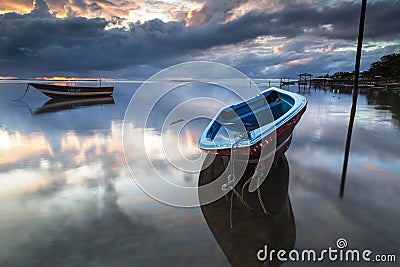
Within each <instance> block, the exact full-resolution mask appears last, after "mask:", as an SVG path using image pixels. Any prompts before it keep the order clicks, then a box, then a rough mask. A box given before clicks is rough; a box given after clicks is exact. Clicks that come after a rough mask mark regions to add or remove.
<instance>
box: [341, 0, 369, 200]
mask: <svg viewBox="0 0 400 267" xmlns="http://www.w3.org/2000/svg"><path fill="white" fill-rule="evenodd" d="M366 9H367V0H362V4H361V14H360V24H359V28H358V43H357V54H356V66H355V76H354V88H353V92H352V95H353V103H352V105H351V112H350V121H349V128H348V130H347V138H346V148H345V153H344V161H343V169H342V179H341V182H340V192H339V196H340V197H341V198H343V195H344V186H345V183H346V174H347V165H348V162H349V152H350V143H351V135H352V133H353V125H354V118H355V115H356V108H357V98H358V79H359V77H360V61H361V51H362V42H363V38H364V22H365V11H366Z"/></svg>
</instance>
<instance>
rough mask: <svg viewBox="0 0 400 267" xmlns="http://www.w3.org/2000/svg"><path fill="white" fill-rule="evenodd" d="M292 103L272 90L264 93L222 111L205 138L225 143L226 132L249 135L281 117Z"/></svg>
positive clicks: (290, 99) (289, 97) (288, 97)
mask: <svg viewBox="0 0 400 267" xmlns="http://www.w3.org/2000/svg"><path fill="white" fill-rule="evenodd" d="M294 102H295V100H294V99H293V98H292V97H291V96H289V95H285V94H281V93H279V92H277V91H274V90H270V91H266V92H264V93H263V94H260V95H259V96H257V97H255V98H252V99H249V100H247V101H245V102H241V103H239V104H236V105H232V106H230V107H227V108H226V109H223V110H222V111H221V112H220V113H219V116H218V117H217V119H216V120H215V121H214V123H213V125H212V126H211V127H210V129H209V131H208V132H207V135H206V137H207V139H210V140H214V139H215V138H216V139H220V138H221V139H222V140H225V141H226V140H228V139H229V135H228V132H231V134H232V132H233V133H235V132H248V133H249V132H251V131H253V130H255V129H257V128H260V127H262V126H264V125H267V124H269V123H271V122H273V121H275V120H277V119H278V118H280V117H282V116H283V115H284V114H285V113H286V112H287V111H289V110H290V108H291V107H292V106H293V105H294ZM268 109H269V110H268ZM221 126H223V127H221ZM222 140H221V141H222ZM214 141H218V140H214Z"/></svg>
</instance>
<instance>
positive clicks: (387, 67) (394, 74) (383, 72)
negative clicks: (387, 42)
mask: <svg viewBox="0 0 400 267" xmlns="http://www.w3.org/2000/svg"><path fill="white" fill-rule="evenodd" d="M361 74H362V76H363V77H373V78H375V79H384V80H396V81H400V54H397V53H393V54H389V55H385V56H382V57H381V58H380V60H379V61H375V62H373V63H372V64H371V65H370V67H369V69H368V70H366V71H363V72H362V73H361ZM320 77H323V78H335V77H341V78H342V79H343V78H344V79H346V78H348V79H353V77H354V71H353V72H336V73H335V74H333V75H329V74H326V75H324V76H320Z"/></svg>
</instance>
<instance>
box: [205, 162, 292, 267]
mask: <svg viewBox="0 0 400 267" xmlns="http://www.w3.org/2000/svg"><path fill="white" fill-rule="evenodd" d="M209 157H211V156H209ZM207 162H209V161H208V160H207V159H206V160H205V164H206V163H207ZM228 163H229V162H228V159H227V158H226V157H223V156H216V157H215V158H214V160H213V162H212V164H210V165H209V166H208V167H207V168H205V169H204V170H203V171H201V173H200V177H199V186H201V185H204V184H208V183H210V182H211V181H213V180H215V179H217V178H218V177H219V176H220V175H221V174H222V173H223V172H224V170H225V169H226V168H227V166H228ZM259 164H262V163H259ZM254 170H255V166H250V165H249V166H247V167H246V170H245V172H244V174H243V176H242V177H241V179H240V181H239V182H238V184H237V185H236V187H235V189H236V190H237V191H238V192H239V194H241V196H242V199H243V201H242V200H241V199H239V197H237V196H236V195H235V196H234V198H233V206H232V222H233V227H232V228H231V227H230V220H229V218H230V207H231V206H230V204H231V203H230V201H231V200H230V198H231V196H232V194H231V192H227V193H226V195H225V196H224V197H221V198H220V199H218V200H217V201H215V202H212V203H210V204H207V205H203V206H202V207H201V210H202V213H203V216H204V218H205V220H206V222H207V224H208V227H209V228H210V230H211V232H212V234H213V235H214V237H215V239H216V240H217V242H218V244H219V246H220V247H221V249H222V250H223V252H224V254H225V256H226V257H227V259H228V261H229V262H230V264H231V265H232V266H263V264H265V263H266V262H264V263H263V262H261V261H259V260H258V259H257V252H258V251H259V250H260V249H263V248H264V246H265V245H267V247H268V251H271V249H275V250H281V249H283V250H286V251H290V250H291V249H293V247H294V244H295V240H296V226H295V220H294V216H293V211H292V206H291V203H290V198H289V194H288V185H289V165H288V161H287V159H286V157H285V156H282V157H281V159H280V160H279V161H278V162H277V165H276V166H275V167H274V168H273V169H272V170H271V171H270V173H269V174H268V176H267V178H266V179H265V180H264V182H263V184H262V185H261V186H260V192H261V200H260V197H259V196H258V193H257V191H254V192H252V193H250V192H248V190H247V187H246V185H245V183H246V181H247V180H248V179H249V178H251V177H252V176H253V174H254ZM243 186H244V188H243ZM247 186H248V185H247ZM242 189H243V190H242ZM204 194H205V193H204V192H203V191H199V200H200V203H202V199H205V197H204ZM260 201H262V203H263V205H264V206H265V208H266V210H267V214H265V213H264V212H263V209H262V207H261V204H260ZM247 205H248V206H247ZM267 263H268V264H269V266H279V265H280V264H281V262H279V261H278V260H277V259H276V258H274V259H273V260H272V262H268V259H267Z"/></svg>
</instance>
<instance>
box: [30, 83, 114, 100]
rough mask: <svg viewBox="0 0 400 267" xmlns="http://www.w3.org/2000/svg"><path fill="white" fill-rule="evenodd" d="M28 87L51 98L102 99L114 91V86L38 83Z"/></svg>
mask: <svg viewBox="0 0 400 267" xmlns="http://www.w3.org/2000/svg"><path fill="white" fill-rule="evenodd" d="M29 85H30V86H32V87H34V88H36V89H38V90H39V91H40V92H42V93H43V94H45V95H47V96H48V97H51V98H71V97H74V98H78V97H102V96H110V95H112V93H113V91H114V86H105V87H88V86H62V85H53V84H39V83H29Z"/></svg>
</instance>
